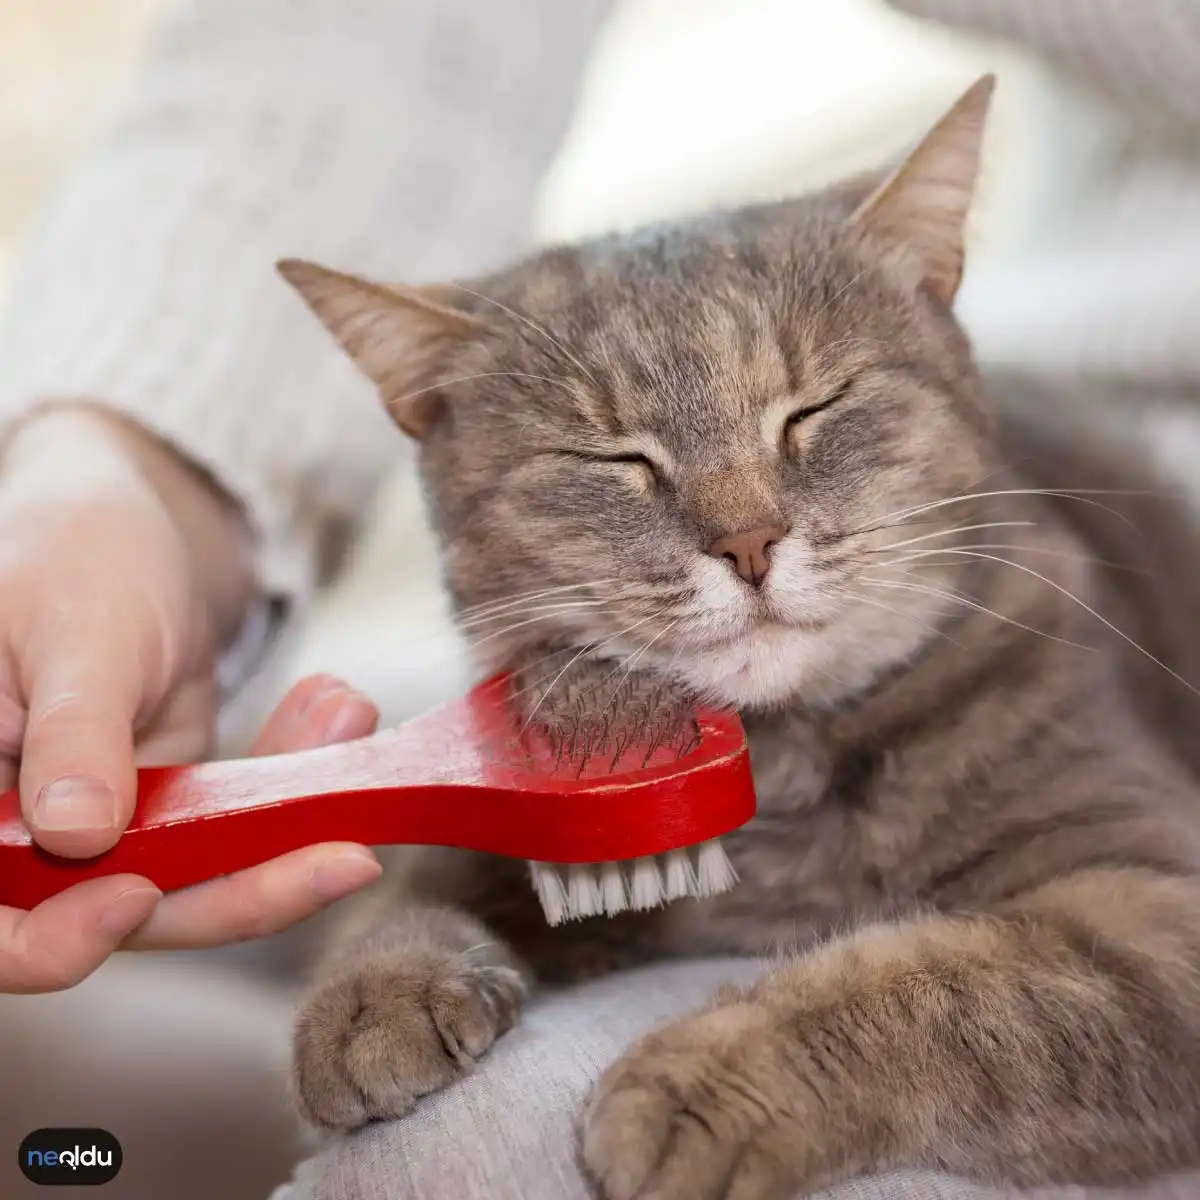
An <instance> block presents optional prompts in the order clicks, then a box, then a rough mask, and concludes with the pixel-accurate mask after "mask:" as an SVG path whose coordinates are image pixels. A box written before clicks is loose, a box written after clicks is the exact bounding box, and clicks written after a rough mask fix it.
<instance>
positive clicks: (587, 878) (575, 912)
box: [567, 863, 604, 917]
mask: <svg viewBox="0 0 1200 1200" xmlns="http://www.w3.org/2000/svg"><path fill="white" fill-rule="evenodd" d="M567 910H568V912H567V915H568V916H571V917H594V916H596V915H597V914H599V913H602V912H603V911H604V894H603V892H601V890H600V880H599V879H598V878H597V872H596V869H595V868H594V867H591V866H588V865H586V864H584V863H572V864H571V865H570V867H569V868H568V869H567Z"/></svg>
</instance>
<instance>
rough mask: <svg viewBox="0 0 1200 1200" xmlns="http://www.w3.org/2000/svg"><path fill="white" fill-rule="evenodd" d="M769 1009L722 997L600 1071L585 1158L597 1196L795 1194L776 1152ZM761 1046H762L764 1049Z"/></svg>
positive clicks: (666, 1198) (778, 1082)
mask: <svg viewBox="0 0 1200 1200" xmlns="http://www.w3.org/2000/svg"><path fill="white" fill-rule="evenodd" d="M773 1037H774V1030H773V1028H772V1020H771V1016H770V1013H769V1012H768V1011H767V1010H766V1009H765V1008H764V1007H763V1006H761V1005H759V1004H755V1003H753V1002H749V1001H744V1002H737V1003H730V1004H723V1005H721V1006H720V1007H716V1008H714V1009H712V1010H711V1011H709V1012H706V1013H702V1014H700V1015H698V1016H694V1017H688V1018H685V1019H684V1020H682V1021H678V1022H676V1023H675V1024H673V1025H669V1026H668V1027H667V1028H666V1029H663V1030H661V1031H659V1032H657V1033H654V1034H651V1035H650V1036H649V1037H647V1038H645V1039H644V1040H643V1041H642V1042H641V1043H640V1044H638V1045H637V1046H635V1047H634V1048H633V1049H632V1050H630V1051H629V1052H628V1053H626V1054H625V1056H624V1057H623V1058H621V1059H620V1060H619V1061H618V1062H616V1063H615V1064H614V1065H613V1066H612V1067H611V1068H610V1069H609V1070H608V1071H607V1072H606V1073H605V1074H604V1075H603V1076H602V1077H601V1079H600V1081H599V1083H598V1084H597V1086H596V1091H595V1093H594V1095H593V1097H592V1100H591V1102H590V1104H589V1106H588V1110H587V1112H586V1114H585V1117H584V1127H583V1159H584V1163H585V1165H586V1167H587V1169H588V1171H589V1172H590V1173H591V1175H592V1176H593V1177H594V1179H595V1180H596V1182H597V1183H598V1184H599V1186H600V1191H601V1194H602V1195H603V1197H604V1200H633V1198H634V1197H639V1198H641V1197H647V1198H649V1197H653V1198H654V1200H724V1198H726V1197H737V1200H768V1198H770V1200H774V1198H775V1197H781V1198H782V1197H785V1196H786V1197H790V1196H792V1195H794V1194H795V1173H794V1171H792V1170H789V1169H788V1165H787V1164H786V1163H785V1162H784V1161H783V1160H782V1159H781V1158H779V1157H778V1156H777V1153H776V1147H775V1146H774V1143H776V1141H777V1135H778V1133H779V1131H780V1121H779V1116H780V1102H781V1096H780V1095H779V1090H780V1088H781V1087H782V1086H783V1081H782V1079H780V1078H779V1077H778V1072H777V1071H772V1069H771V1063H770V1055H771V1050H770V1046H771V1042H772V1039H773ZM764 1052H765V1053H764Z"/></svg>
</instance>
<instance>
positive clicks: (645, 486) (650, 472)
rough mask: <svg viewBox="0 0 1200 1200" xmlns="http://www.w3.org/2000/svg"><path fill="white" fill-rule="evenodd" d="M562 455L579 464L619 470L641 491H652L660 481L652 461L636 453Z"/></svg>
mask: <svg viewBox="0 0 1200 1200" xmlns="http://www.w3.org/2000/svg"><path fill="white" fill-rule="evenodd" d="M564 453H565V454H566V455H567V457H569V458H573V459H576V460H577V461H580V462H589V463H599V464H601V465H604V466H612V467H617V468H620V469H622V470H623V472H624V474H625V475H626V476H627V477H628V478H629V480H630V481H631V482H632V483H634V484H635V485H636V486H637V487H638V488H640V489H641V490H643V491H652V490H654V489H655V488H657V487H658V486H659V484H660V483H661V481H662V473H661V471H660V470H659V468H658V467H657V466H656V465H655V463H654V462H653V460H651V459H650V458H649V457H647V456H646V455H645V454H639V453H637V452H636V451H631V452H626V453H617V454H602V453H598V452H597V453H592V454H588V453H584V452H582V451H579V450H568V451H565V452H564Z"/></svg>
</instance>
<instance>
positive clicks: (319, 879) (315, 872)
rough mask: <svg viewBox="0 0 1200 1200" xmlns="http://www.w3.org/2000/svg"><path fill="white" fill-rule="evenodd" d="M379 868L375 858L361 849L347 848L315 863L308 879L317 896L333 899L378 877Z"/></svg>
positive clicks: (347, 893)
mask: <svg viewBox="0 0 1200 1200" xmlns="http://www.w3.org/2000/svg"><path fill="white" fill-rule="evenodd" d="M382 871H383V868H382V867H381V866H380V865H379V863H378V861H377V860H376V859H375V858H373V857H372V856H371V855H369V854H367V853H366V852H365V851H362V850H347V851H346V852H345V853H343V854H338V855H336V856H335V857H333V858H326V859H323V860H322V861H321V862H319V863H317V865H316V866H315V867H313V869H312V874H310V875H309V877H308V883H309V886H310V887H311V888H312V890H313V893H314V894H315V895H316V896H317V897H319V898H320V899H321V900H325V901H330V900H337V899H340V898H341V897H342V896H348V895H349V894H350V893H351V892H356V891H358V889H359V888H361V887H365V886H366V885H367V884H368V883H371V882H372V881H373V880H376V879H378V878H379V876H380V874H381V873H382Z"/></svg>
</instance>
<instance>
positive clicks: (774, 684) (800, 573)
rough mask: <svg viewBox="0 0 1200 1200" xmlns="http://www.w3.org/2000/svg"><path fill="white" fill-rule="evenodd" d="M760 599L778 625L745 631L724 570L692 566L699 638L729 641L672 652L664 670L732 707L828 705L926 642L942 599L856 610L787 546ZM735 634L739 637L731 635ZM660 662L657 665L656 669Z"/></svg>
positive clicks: (745, 613)
mask: <svg viewBox="0 0 1200 1200" xmlns="http://www.w3.org/2000/svg"><path fill="white" fill-rule="evenodd" d="M779 551H780V552H779V553H777V555H776V558H775V561H774V563H773V565H772V569H771V575H770V577H769V579H768V581H767V595H768V597H769V598H770V600H771V602H772V605H773V607H774V608H775V609H776V611H777V612H778V613H779V620H780V624H770V625H765V626H759V627H751V625H750V605H749V604H748V603H747V594H746V592H745V590H744V589H743V588H742V587H741V585H740V584H739V583H738V582H737V580H736V579H735V578H734V577H733V575H732V574H731V573H730V571H729V569H728V568H727V567H726V566H724V565H723V564H721V563H717V562H712V561H708V562H705V563H702V564H700V566H699V579H698V581H697V582H698V584H699V591H700V605H699V606H698V607H700V609H701V611H702V612H704V613H705V614H707V619H704V618H702V619H701V620H700V621H698V622H696V624H695V626H694V631H695V634H696V635H697V638H698V640H707V639H708V637H710V636H711V637H712V638H713V639H714V641H718V640H719V639H722V638H730V637H732V638H733V640H731V641H729V642H724V643H722V644H717V645H714V646H705V647H703V648H700V647H698V648H696V649H695V650H685V651H684V652H683V653H680V654H677V655H672V656H671V659H670V665H669V668H668V669H669V670H670V671H671V673H672V674H675V675H677V676H679V677H680V678H681V679H682V680H683V681H684V682H686V683H687V684H689V685H690V686H691V687H693V688H695V689H696V690H697V691H699V692H700V693H701V694H702V695H704V696H706V697H708V698H710V699H711V700H713V701H714V702H716V703H720V704H725V705H729V706H731V707H733V708H759V709H761V708H773V707H778V706H779V705H782V704H785V703H787V702H788V701H790V700H793V699H796V698H803V699H804V700H805V702H807V703H809V704H815V705H822V704H832V703H835V702H836V701H837V700H839V699H841V698H842V697H844V696H846V695H849V694H852V693H853V692H856V691H860V690H861V689H863V688H865V687H868V686H869V685H870V684H871V683H872V682H873V681H874V680H875V679H877V678H878V677H879V676H880V675H881V674H882V673H883V672H884V671H886V670H888V669H889V668H891V667H893V666H895V665H896V664H897V663H901V662H904V661H906V660H907V659H909V658H911V657H912V655H913V654H914V653H915V652H916V651H917V649H918V648H919V647H920V646H921V645H922V644H923V643H924V642H925V641H926V639H927V638H928V637H929V623H930V621H931V619H934V618H935V617H936V616H937V615H940V614H939V612H938V611H937V610H939V609H942V608H944V604H943V603H942V602H941V601H938V600H936V599H933V598H930V599H929V600H927V601H922V600H920V599H915V600H914V598H913V597H911V596H909V597H906V598H905V604H904V605H903V608H904V610H905V611H903V612H898V611H896V609H898V608H900V607H901V606H900V605H891V600H892V598H891V597H890V596H885V597H884V599H885V600H886V601H887V602H888V603H889V605H891V611H889V610H886V609H883V608H878V607H873V606H870V605H865V604H855V603H853V602H852V601H851V600H849V599H848V598H847V597H845V596H844V595H840V594H839V592H840V589H838V588H837V586H836V585H834V586H833V587H830V586H829V585H828V584H824V585H823V583H822V580H821V579H820V577H819V576H818V575H817V574H815V573H814V572H813V571H812V569H811V567H810V566H809V563H808V559H809V555H808V552H807V550H806V549H805V548H804V547H803V546H801V545H799V544H798V543H797V542H796V541H794V540H790V539H789V541H787V542H784V543H783V544H782V545H781V546H780V547H779ZM788 619H790V620H793V621H810V622H811V621H814V620H828V621H829V624H827V625H825V626H823V627H822V628H818V629H805V628H788V627H787V625H786V623H787V620H788ZM739 634H740V635H741V636H738V635H739ZM664 665H665V664H664Z"/></svg>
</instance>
